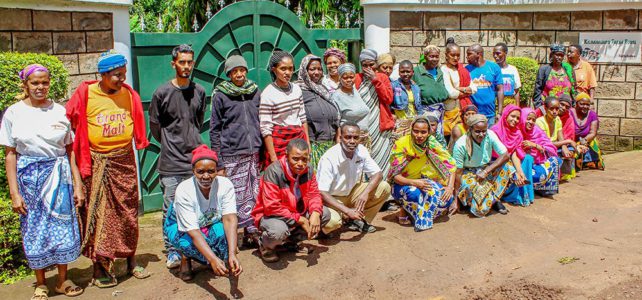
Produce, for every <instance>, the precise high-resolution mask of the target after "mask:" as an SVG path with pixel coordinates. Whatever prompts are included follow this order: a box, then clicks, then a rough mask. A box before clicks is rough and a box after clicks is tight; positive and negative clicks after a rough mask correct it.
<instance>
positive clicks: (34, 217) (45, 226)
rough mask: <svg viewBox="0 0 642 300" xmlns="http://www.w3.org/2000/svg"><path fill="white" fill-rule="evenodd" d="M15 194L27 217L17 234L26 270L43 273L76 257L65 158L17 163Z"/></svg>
mask: <svg viewBox="0 0 642 300" xmlns="http://www.w3.org/2000/svg"><path fill="white" fill-rule="evenodd" d="M17 178H18V191H19V193H20V195H21V196H22V198H23V199H24V201H25V206H26V207H27V214H26V215H20V231H21V233H22V241H23V246H24V251H25V255H26V257H27V262H28V263H29V267H30V268H31V269H34V270H40V269H44V268H46V267H48V266H51V265H55V264H67V263H70V262H72V261H74V260H76V259H77V258H78V256H80V231H79V229H78V217H77V216H76V209H75V206H74V200H73V194H74V190H73V185H72V182H73V180H72V177H71V167H70V165H69V160H68V158H67V156H61V157H29V156H24V155H21V156H19V157H18V162H17Z"/></svg>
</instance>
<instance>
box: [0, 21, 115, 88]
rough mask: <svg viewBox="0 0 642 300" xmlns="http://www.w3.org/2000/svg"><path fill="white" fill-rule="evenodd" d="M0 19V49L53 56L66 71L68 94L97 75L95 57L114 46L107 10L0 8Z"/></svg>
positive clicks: (111, 22)
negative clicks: (75, 10)
mask: <svg viewBox="0 0 642 300" xmlns="http://www.w3.org/2000/svg"><path fill="white" fill-rule="evenodd" d="M0 20H2V22H0V51H16V52H36V53H47V54H53V55H55V56H57V57H58V58H59V59H60V60H61V61H62V62H63V64H64V65H65V67H66V68H67V70H68V71H69V75H70V77H69V79H70V83H69V92H68V94H69V95H71V93H72V92H73V91H74V90H75V89H76V87H77V86H78V85H79V84H80V82H82V81H84V80H94V79H97V78H98V73H97V68H96V64H97V60H98V56H99V55H100V53H101V52H104V51H106V50H109V49H111V48H113V47H114V46H113V45H114V37H113V26H112V25H113V17H112V14H111V13H100V12H67V11H48V10H31V9H14V8H0Z"/></svg>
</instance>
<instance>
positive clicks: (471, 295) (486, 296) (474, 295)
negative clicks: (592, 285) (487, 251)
mask: <svg viewBox="0 0 642 300" xmlns="http://www.w3.org/2000/svg"><path fill="white" fill-rule="evenodd" d="M466 298H467V299H472V300H517V299H520V300H531V299H532V300H562V299H566V298H565V297H564V293H563V291H562V289H559V288H551V287H547V286H544V285H541V284H537V283H533V282H529V281H526V280H518V281H512V282H507V283H505V284H502V285H501V286H498V287H495V288H493V289H491V290H487V291H481V292H476V291H472V290H471V291H469V292H468V295H467V297H466Z"/></svg>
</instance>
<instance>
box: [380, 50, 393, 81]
mask: <svg viewBox="0 0 642 300" xmlns="http://www.w3.org/2000/svg"><path fill="white" fill-rule="evenodd" d="M394 65H395V57H394V56H392V54H390V53H383V54H380V55H379V56H378V57H377V71H379V72H380V73H383V74H386V76H388V78H390V74H392V69H393V68H394Z"/></svg>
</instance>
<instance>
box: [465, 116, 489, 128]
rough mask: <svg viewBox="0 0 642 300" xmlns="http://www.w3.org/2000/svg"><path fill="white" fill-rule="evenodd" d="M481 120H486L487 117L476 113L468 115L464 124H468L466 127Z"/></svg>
mask: <svg viewBox="0 0 642 300" xmlns="http://www.w3.org/2000/svg"><path fill="white" fill-rule="evenodd" d="M481 122H488V118H486V116H484V115H481V114H476V115H472V116H470V117H469V118H468V120H466V125H468V127H473V126H475V124H477V123H481Z"/></svg>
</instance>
